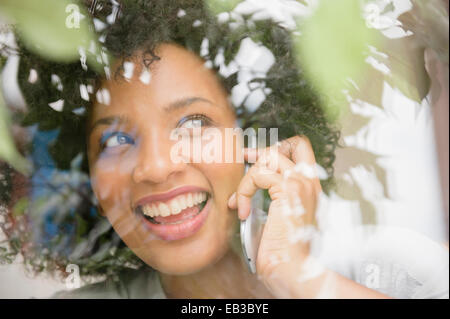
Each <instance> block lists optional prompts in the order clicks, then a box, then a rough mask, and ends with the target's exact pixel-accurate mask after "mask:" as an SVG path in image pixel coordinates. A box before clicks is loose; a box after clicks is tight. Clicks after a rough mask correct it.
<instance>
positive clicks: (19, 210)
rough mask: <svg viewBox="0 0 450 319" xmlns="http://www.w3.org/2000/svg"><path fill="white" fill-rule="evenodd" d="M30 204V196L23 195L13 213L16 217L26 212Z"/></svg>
mask: <svg viewBox="0 0 450 319" xmlns="http://www.w3.org/2000/svg"><path fill="white" fill-rule="evenodd" d="M28 204H29V201H28V198H26V197H22V198H21V199H19V200H18V201H17V203H16V204H15V205H14V208H13V215H14V216H16V217H18V216H22V215H23V214H24V213H25V211H26V209H27V208H28Z"/></svg>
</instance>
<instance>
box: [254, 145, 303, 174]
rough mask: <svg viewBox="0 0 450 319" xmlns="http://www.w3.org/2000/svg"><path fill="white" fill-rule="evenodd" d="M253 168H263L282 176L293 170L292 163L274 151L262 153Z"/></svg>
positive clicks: (293, 165)
mask: <svg viewBox="0 0 450 319" xmlns="http://www.w3.org/2000/svg"><path fill="white" fill-rule="evenodd" d="M254 166H257V167H265V168H267V169H269V170H272V171H274V172H277V173H280V174H282V175H284V174H286V172H287V171H293V170H294V168H295V164H294V162H292V161H291V160H290V159H288V158H287V157H286V156H284V155H283V154H281V153H278V152H276V151H274V150H272V151H268V152H264V153H262V154H261V155H260V156H259V158H258V160H257V161H256V163H255V165H254Z"/></svg>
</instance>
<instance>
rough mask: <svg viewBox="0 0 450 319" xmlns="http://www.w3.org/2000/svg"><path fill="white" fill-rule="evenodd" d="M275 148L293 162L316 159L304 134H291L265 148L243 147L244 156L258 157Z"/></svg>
mask: <svg viewBox="0 0 450 319" xmlns="http://www.w3.org/2000/svg"><path fill="white" fill-rule="evenodd" d="M273 149H276V150H277V151H278V152H280V153H281V154H283V155H284V156H286V157H287V158H289V159H290V160H292V161H293V162H294V163H296V164H297V163H301V162H304V163H307V164H310V165H312V164H315V163H316V159H315V156H314V152H313V149H312V145H311V143H310V141H309V139H308V138H307V137H306V136H304V135H303V136H299V135H296V136H293V137H290V138H288V139H285V140H282V141H280V142H278V143H277V144H275V145H272V146H269V147H266V148H262V149H261V148H244V158H245V159H246V160H247V159H251V158H255V161H256V160H257V159H258V157H259V156H261V154H263V153H266V152H268V151H270V150H273Z"/></svg>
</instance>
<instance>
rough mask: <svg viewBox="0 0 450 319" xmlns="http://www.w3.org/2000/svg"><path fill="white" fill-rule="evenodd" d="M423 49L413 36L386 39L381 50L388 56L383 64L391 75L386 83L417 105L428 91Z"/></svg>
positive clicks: (428, 81) (428, 80)
mask: <svg viewBox="0 0 450 319" xmlns="http://www.w3.org/2000/svg"><path fill="white" fill-rule="evenodd" d="M424 49H425V48H424V47H422V46H420V44H419V43H418V42H417V40H416V38H415V36H409V37H405V38H401V39H387V40H386V41H385V44H384V48H383V51H384V52H385V53H386V54H387V55H388V58H387V59H386V61H385V62H384V63H385V64H386V65H387V66H388V67H389V69H390V70H391V75H390V76H389V75H387V76H386V81H387V82H388V83H389V84H390V85H391V86H393V87H396V88H398V89H399V90H400V91H401V92H402V93H403V94H404V95H405V96H407V97H408V98H410V99H412V100H414V101H417V102H419V103H420V102H421V101H422V100H423V98H424V97H425V96H426V95H427V94H428V92H429V89H430V79H429V77H428V73H427V71H426V69H425V60H424Z"/></svg>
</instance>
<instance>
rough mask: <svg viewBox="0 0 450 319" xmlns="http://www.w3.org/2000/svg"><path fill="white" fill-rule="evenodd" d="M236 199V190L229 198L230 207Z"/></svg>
mask: <svg viewBox="0 0 450 319" xmlns="http://www.w3.org/2000/svg"><path fill="white" fill-rule="evenodd" d="M235 200H236V192H234V193H233V194H232V195H231V196H230V198H229V199H228V207H233V203H234V202H235Z"/></svg>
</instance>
